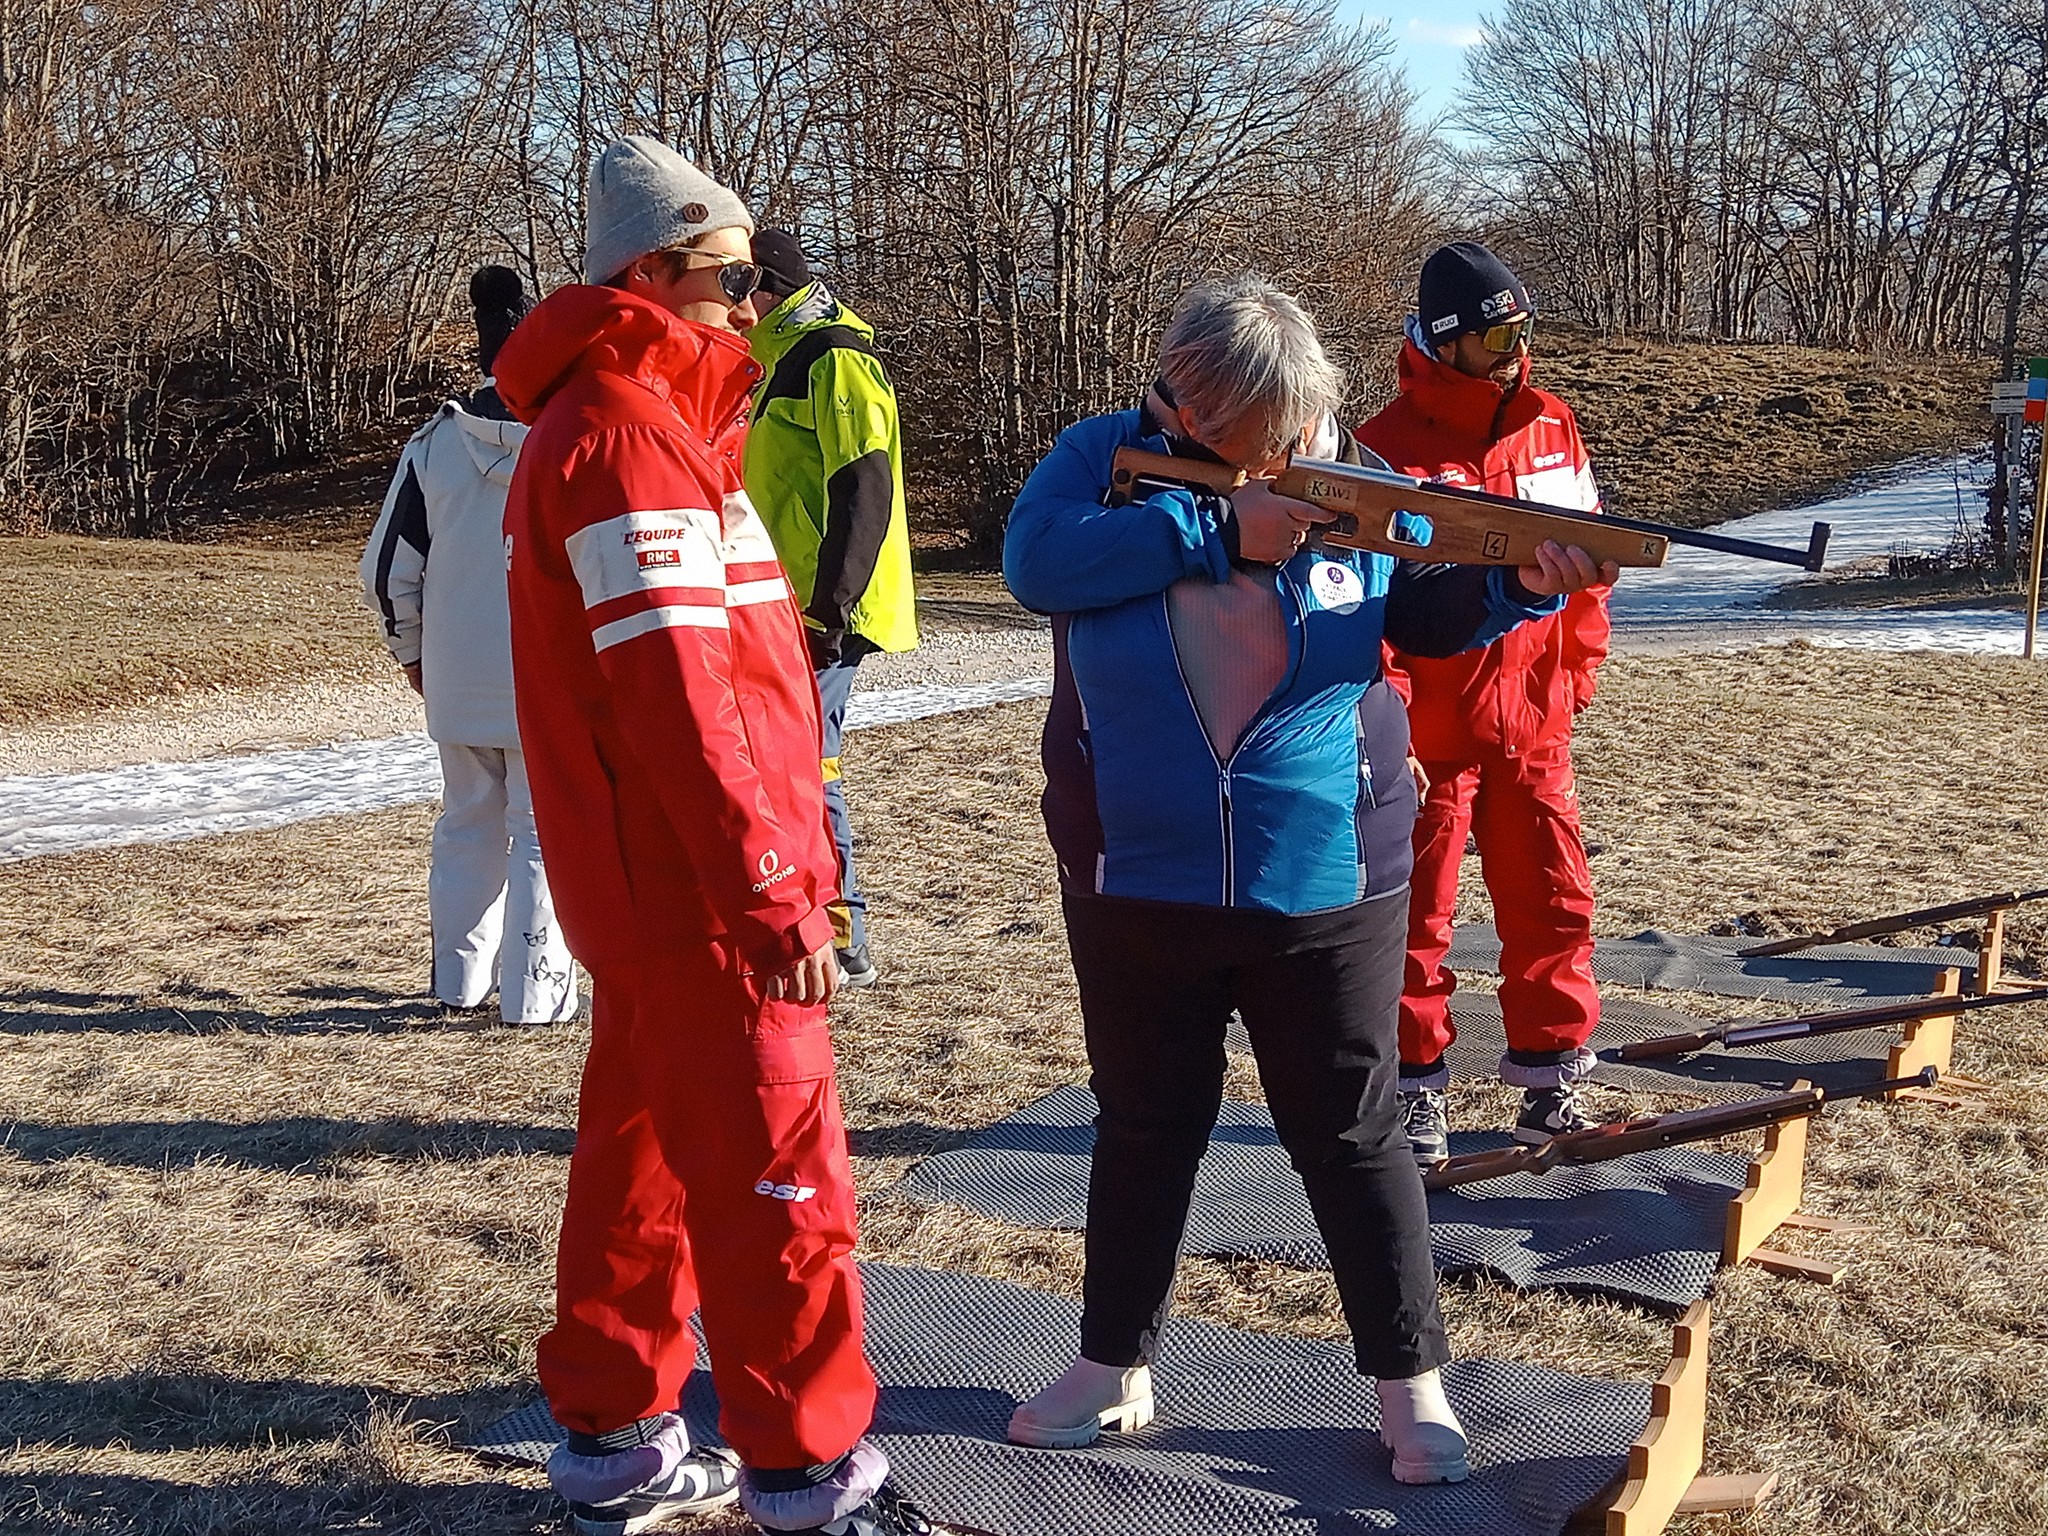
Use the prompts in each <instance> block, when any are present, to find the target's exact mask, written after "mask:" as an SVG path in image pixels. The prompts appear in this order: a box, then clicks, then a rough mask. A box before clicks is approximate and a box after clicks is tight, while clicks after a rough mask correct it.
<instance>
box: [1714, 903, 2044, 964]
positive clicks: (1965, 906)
mask: <svg viewBox="0 0 2048 1536" xmlns="http://www.w3.org/2000/svg"><path fill="white" fill-rule="evenodd" d="M2043 897H2048V887H2044V888H2043V889H2041V890H2038V891H2003V892H2001V893H2000V894H1998V895H1996V896H1973V897H1971V898H1970V899H1969V900H1968V901H1952V902H1949V903H1948V904H1947V905H1946V906H1940V907H1921V908H1920V909H1919V910H1918V911H1914V912H1895V913H1893V914H1892V915H1891V916H1890V917H1872V918H1867V919H1865V920H1864V921H1863V922H1860V923H1850V924H1848V925H1847V926H1845V927H1841V928H1831V929H1829V930H1828V931H1827V932H1826V933H1801V934H1796V935H1794V936H1793V937H1792V938H1789V939H1772V940H1771V941H1770V942H1769V943H1766V944H1752V945H1750V946H1749V948H1747V949H1738V950H1737V951H1735V953H1736V954H1737V955H1738V956H1740V957H1741V958H1742V959H1744V960H1755V959H1761V958H1762V957H1764V956H1766V955H1790V954H1796V953H1797V952H1798V951H1800V950H1802V949H1813V948H1816V947H1817V946H1819V945H1822V944H1854V943H1855V942H1856V941H1857V940H1858V939H1881V938H1883V937H1884V936H1885V935H1887V934H1892V933H1904V932H1906V931H1907V930H1908V929H1910V928H1932V927H1934V926H1935V925H1936V924H1938V923H1961V922H1967V921H1968V920H1969V919H1971V918H1973V917H1989V916H1990V915H1991V914H1992V913H1994V912H2003V911H2005V910H2006V909H2007V908H2008V907H2017V906H2020V905H2022V904H2024V903H2026V902H2029V901H2039V900H2041V899H2042V898H2043Z"/></svg>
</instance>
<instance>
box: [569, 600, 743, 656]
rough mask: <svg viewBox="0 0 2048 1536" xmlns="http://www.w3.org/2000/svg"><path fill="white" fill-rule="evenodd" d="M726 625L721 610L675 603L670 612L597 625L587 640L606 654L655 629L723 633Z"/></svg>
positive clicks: (651, 612)
mask: <svg viewBox="0 0 2048 1536" xmlns="http://www.w3.org/2000/svg"><path fill="white" fill-rule="evenodd" d="M730 623H731V621H730V620H728V619H727V618H726V616H725V610H724V609H723V608H707V607H705V606H704V605H703V604H702V603H679V604H677V605H675V606H674V607H671V608H649V609H647V610H645V611H644V612H641V613H629V614H627V615H626V616H625V617H624V618H623V619H613V620H612V621H611V623H609V624H600V625H598V626H597V628H596V629H593V630H592V631H591V632H590V640H591V644H593V645H594V646H596V647H597V649H598V650H600V651H608V650H610V649H611V648H612V647H613V646H615V645H619V644H622V643H624V642H625V641H627V640H631V639H632V638H633V637H634V636H635V635H645V634H650V633H652V632H653V631H654V630H657V629H725V628H728V627H729V626H730Z"/></svg>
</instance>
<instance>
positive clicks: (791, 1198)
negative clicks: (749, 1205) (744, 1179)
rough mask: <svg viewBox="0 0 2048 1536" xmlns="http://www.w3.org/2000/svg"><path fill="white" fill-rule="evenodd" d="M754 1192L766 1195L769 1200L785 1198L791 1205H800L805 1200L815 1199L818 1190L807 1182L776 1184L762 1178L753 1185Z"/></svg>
mask: <svg viewBox="0 0 2048 1536" xmlns="http://www.w3.org/2000/svg"><path fill="white" fill-rule="evenodd" d="M754 1193H755V1194H757V1195H766V1196H767V1197H768V1198H769V1199H771V1200H787V1201H788V1202H789V1203H790V1204H791V1205H802V1204H803V1203H804V1202H805V1201H806V1200H811V1199H815V1198H816V1197H817V1193H818V1192H817V1191H816V1190H815V1189H813V1188H811V1186H810V1185H808V1184H776V1183H774V1182H772V1181H770V1180H768V1179H763V1180H762V1181H761V1182H760V1183H758V1184H756V1185H755V1186H754Z"/></svg>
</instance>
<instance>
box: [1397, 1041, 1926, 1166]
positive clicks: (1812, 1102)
mask: <svg viewBox="0 0 2048 1536" xmlns="http://www.w3.org/2000/svg"><path fill="white" fill-rule="evenodd" d="M1940 1078H1941V1074H1940V1073H1939V1072H1937V1071H1936V1070H1935V1069H1934V1068H1933V1067H1923V1068H1922V1069H1921V1070H1920V1071H1918V1072H1916V1073H1914V1074H1913V1076H1911V1077H1893V1078H1887V1079H1885V1080H1884V1081H1883V1082H1879V1083H1871V1084H1869V1085H1867V1086H1865V1087H1862V1088H1853V1089H1839V1088H1838V1089H1827V1088H1794V1089H1792V1090H1790V1091H1789V1092H1786V1093H1771V1094H1765V1095H1764V1096H1763V1097H1761V1098H1755V1099H1744V1100H1743V1101H1742V1102H1741V1103H1739V1104H1714V1105H1709V1106H1708V1107H1707V1108H1705V1109H1682V1110H1679V1111H1677V1112H1676V1113H1674V1114H1668V1115H1644V1116H1641V1117H1639V1118H1637V1119H1634V1120H1616V1121H1613V1122H1611V1123H1609V1124H1607V1125H1596V1126H1594V1127H1593V1128H1592V1129H1591V1130H1589V1131H1572V1132H1569V1133H1567V1134H1566V1135H1563V1136H1553V1137H1551V1139H1550V1140H1548V1141H1546V1142H1545V1143H1543V1145H1542V1146H1540V1147H1504V1148H1502V1149H1501V1150H1500V1151H1498V1152H1468V1153H1466V1154H1465V1155H1463V1156H1462V1157H1447V1158H1445V1159H1444V1160H1443V1161H1442V1162H1439V1163H1436V1164H1434V1165H1432V1166H1431V1167H1429V1168H1426V1169H1424V1170H1423V1174H1422V1183H1423V1186H1424V1187H1425V1188H1427V1189H1455V1188H1457V1187H1458V1186H1459V1185H1460V1184H1477V1183H1479V1182H1480V1181H1481V1180H1482V1179H1498V1178H1503V1177H1505V1176H1506V1175H1508V1174H1511V1173H1547V1172H1549V1171H1550V1170H1551V1169H1552V1168H1566V1167H1575V1166H1578V1165H1581V1164H1585V1163H1604V1162H1608V1161H1610V1160H1611V1159H1613V1158H1617V1157H1626V1156H1628V1155H1629V1154H1630V1153H1631V1152H1649V1151H1654V1150H1655V1149H1656V1148H1658V1147H1676V1146H1680V1145H1683V1144H1684V1143H1686V1142H1689V1141H1711V1140H1713V1139H1714V1138H1715V1137H1717V1136H1732V1135H1734V1134H1735V1133H1736V1132H1737V1131H1753V1130H1757V1129H1759V1128H1760V1127H1762V1126H1766V1125H1778V1124H1781V1123H1783V1122H1784V1121H1787V1120H1798V1119H1802V1118H1804V1117H1805V1116H1808V1115H1814V1114H1818V1113H1819V1112H1820V1111H1821V1110H1822V1109H1823V1108H1825V1107H1826V1106H1827V1105H1829V1104H1837V1103H1840V1102H1842V1101H1843V1100H1846V1099H1881V1098H1883V1097H1884V1096H1885V1095H1887V1094H1891V1093H1897V1092H1898V1091H1899V1090H1900V1089H1902V1088H1932V1087H1933V1086H1934V1085H1935V1083H1936V1082H1938V1081H1940Z"/></svg>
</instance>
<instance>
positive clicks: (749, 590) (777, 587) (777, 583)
mask: <svg viewBox="0 0 2048 1536" xmlns="http://www.w3.org/2000/svg"><path fill="white" fill-rule="evenodd" d="M788 595H789V583H788V582H787V581H784V580H783V579H782V578H781V577H780V576H767V577H763V578H762V579H761V580H759V581H736V582H734V583H733V584H732V585H731V586H729V587H727V588H726V589H725V606H726V607H728V608H745V607H747V606H748V605H749V604H752V603H773V602H778V601H780V600H781V599H782V598H785V597H787V596H788Z"/></svg>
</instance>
